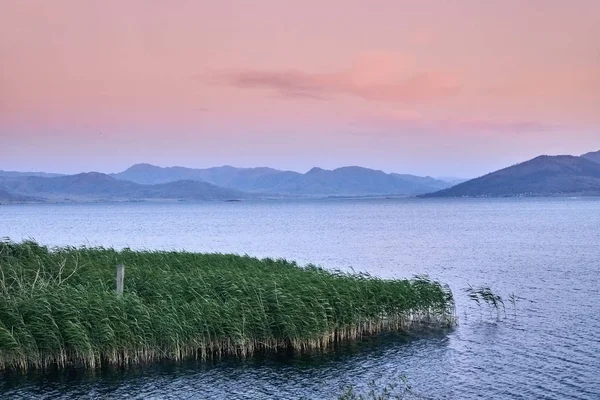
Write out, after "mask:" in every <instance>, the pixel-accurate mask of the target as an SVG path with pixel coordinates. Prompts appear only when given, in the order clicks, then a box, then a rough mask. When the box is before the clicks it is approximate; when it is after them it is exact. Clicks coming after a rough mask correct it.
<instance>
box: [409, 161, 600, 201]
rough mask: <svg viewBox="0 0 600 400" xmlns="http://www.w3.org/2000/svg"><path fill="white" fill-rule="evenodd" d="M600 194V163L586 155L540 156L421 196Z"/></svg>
mask: <svg viewBox="0 0 600 400" xmlns="http://www.w3.org/2000/svg"><path fill="white" fill-rule="evenodd" d="M556 195H600V164H598V163H595V162H593V161H590V160H588V159H586V158H582V157H574V156H539V157H536V158H534V159H532V160H529V161H526V162H523V163H521V164H517V165H513V166H511V167H508V168H504V169H501V170H499V171H496V172H492V173H490V174H487V175H485V176H482V177H480V178H476V179H471V180H470V181H467V182H464V183H461V184H459V185H456V186H453V187H451V188H448V189H444V190H441V191H438V192H435V193H429V194H426V195H423V196H421V197H509V196H556Z"/></svg>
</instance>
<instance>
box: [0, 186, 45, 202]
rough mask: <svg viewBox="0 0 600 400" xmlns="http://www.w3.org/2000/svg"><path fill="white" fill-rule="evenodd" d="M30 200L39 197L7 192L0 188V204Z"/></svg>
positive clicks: (35, 199)
mask: <svg viewBox="0 0 600 400" xmlns="http://www.w3.org/2000/svg"><path fill="white" fill-rule="evenodd" d="M30 201H39V199H37V198H35V197H31V196H21V195H18V194H13V193H9V192H7V191H6V190H3V189H0V204H12V203H25V202H30Z"/></svg>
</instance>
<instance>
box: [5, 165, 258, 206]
mask: <svg viewBox="0 0 600 400" xmlns="http://www.w3.org/2000/svg"><path fill="white" fill-rule="evenodd" d="M0 190H2V191H3V192H6V193H8V194H10V195H11V196H35V197H38V198H44V199H47V200H54V201H56V200H60V201H63V200H67V199H68V200H73V201H88V200H143V199H181V200H229V199H240V198H245V197H247V195H246V194H244V193H241V192H239V191H236V190H231V189H224V188H220V187H217V186H215V185H211V184H209V183H206V182H197V181H189V180H187V181H185V180H182V181H176V182H170V183H165V184H158V185H141V184H138V183H134V182H129V181H123V180H117V179H115V178H112V177H110V176H108V175H106V174H101V173H98V172H90V173H82V174H77V175H65V176H59V177H54V178H44V177H38V176H25V177H17V178H0Z"/></svg>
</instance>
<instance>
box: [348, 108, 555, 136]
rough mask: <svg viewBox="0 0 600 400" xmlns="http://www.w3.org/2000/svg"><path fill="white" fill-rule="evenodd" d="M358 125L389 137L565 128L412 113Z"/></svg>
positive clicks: (396, 113)
mask: <svg viewBox="0 0 600 400" xmlns="http://www.w3.org/2000/svg"><path fill="white" fill-rule="evenodd" d="M356 125H357V126H360V127H364V128H369V127H375V128H377V129H378V130H380V131H381V132H387V133H386V134H394V133H403V132H410V133H436V134H452V135H457V136H459V135H479V134H498V133H499V134H521V133H532V132H536V133H539V132H550V131H555V130H557V129H561V128H563V127H562V126H557V125H552V124H548V123H544V122H540V121H535V120H519V119H515V120H494V119H487V118H463V117H455V118H437V119H436V118H425V117H424V116H423V115H421V114H420V113H418V112H416V111H412V110H400V111H394V112H389V113H384V114H378V115H371V116H367V117H365V118H363V119H361V120H360V121H357V123H356Z"/></svg>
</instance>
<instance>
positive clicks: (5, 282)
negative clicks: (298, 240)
mask: <svg viewBox="0 0 600 400" xmlns="http://www.w3.org/2000/svg"><path fill="white" fill-rule="evenodd" d="M117 263H123V264H125V291H124V294H123V296H122V297H117V296H116V295H115V266H116V264H117ZM0 294H1V296H0V369H7V368H13V369H20V370H23V369H27V368H45V367H48V366H58V367H64V366H67V365H82V366H87V367H99V366H101V365H128V364H132V363H145V362H152V361H158V360H164V359H170V360H181V359H184V358H197V359H209V358H213V357H221V356H225V355H231V356H238V357H246V356H249V355H252V354H254V353H256V352H265V351H277V350H281V349H288V350H290V349H291V350H293V351H297V352H303V351H309V350H313V349H320V348H325V347H327V346H330V345H332V344H334V343H336V342H339V341H342V340H348V339H356V338H358V337H361V336H363V335H371V334H376V333H378V332H382V331H389V332H399V331H407V330H409V329H411V328H413V327H415V325H419V326H422V325H426V326H434V327H446V326H452V325H453V324H454V323H455V319H454V302H453V298H452V293H451V292H450V291H449V289H448V288H447V287H445V286H442V285H440V284H439V283H438V282H435V281H432V280H429V279H428V278H426V277H417V278H414V279H410V280H383V279H379V278H376V277H373V276H370V275H367V274H363V273H352V274H349V273H344V272H340V271H328V270H324V269H322V268H318V267H315V266H313V265H309V266H306V267H299V266H297V265H296V264H295V263H294V262H289V261H285V260H273V259H269V258H266V259H263V260H259V259H256V258H252V257H248V256H238V255H229V254H198V253H187V252H152V251H132V250H128V249H125V250H122V251H116V250H113V249H106V248H85V247H82V248H73V247H67V248H55V249H48V248H47V247H44V246H40V245H38V244H36V243H35V242H31V241H27V242H22V243H13V242H9V241H3V242H0Z"/></svg>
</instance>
